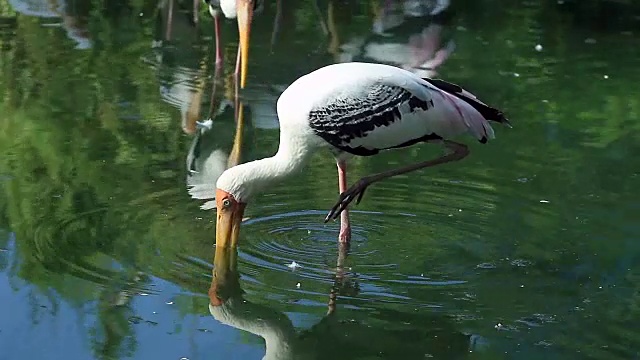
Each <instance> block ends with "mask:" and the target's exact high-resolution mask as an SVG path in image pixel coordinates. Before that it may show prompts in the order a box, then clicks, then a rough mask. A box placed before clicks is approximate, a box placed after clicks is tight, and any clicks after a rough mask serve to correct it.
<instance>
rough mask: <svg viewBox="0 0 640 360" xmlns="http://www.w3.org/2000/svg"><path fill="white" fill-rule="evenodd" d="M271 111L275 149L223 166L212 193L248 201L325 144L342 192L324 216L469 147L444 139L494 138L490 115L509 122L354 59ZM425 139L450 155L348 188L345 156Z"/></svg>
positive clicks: (314, 75)
mask: <svg viewBox="0 0 640 360" xmlns="http://www.w3.org/2000/svg"><path fill="white" fill-rule="evenodd" d="M277 112H278V117H279V120H280V145H279V148H278V152H277V153H276V154H275V155H274V156H273V157H269V158H265V159H261V160H256V161H252V162H249V163H245V164H240V165H237V166H235V167H232V168H230V169H227V170H226V171H225V172H224V173H223V174H222V175H221V176H220V177H219V178H218V181H217V183H216V187H217V189H218V193H219V194H226V195H224V196H225V199H231V200H233V201H236V202H238V203H246V202H247V201H248V200H249V199H250V198H251V196H252V195H254V194H255V193H256V192H258V191H260V190H261V189H263V188H264V187H266V186H269V185H270V184H272V183H273V182H275V181H278V180H280V179H281V178H283V177H285V176H287V175H290V174H292V173H293V172H294V171H296V170H298V169H300V168H301V167H302V166H303V165H304V164H305V162H306V160H307V159H308V157H309V155H311V154H312V153H313V152H314V151H315V150H316V149H318V148H320V147H328V148H330V149H331V150H332V151H333V152H334V154H335V155H336V159H337V162H338V168H339V171H338V173H339V182H340V193H341V196H340V199H339V201H338V203H337V204H336V206H334V208H333V210H332V211H331V212H330V214H329V216H328V217H327V219H329V218H330V217H334V218H335V217H336V216H337V215H338V214H340V213H342V212H343V210H344V209H345V208H346V206H347V205H348V204H349V203H350V202H351V201H353V200H354V199H356V198H358V201H359V198H360V197H361V195H362V193H364V190H365V189H366V188H367V186H369V185H370V184H371V183H373V182H375V181H379V180H382V179H384V178H387V177H391V176H395V175H398V174H401V173H406V172H409V171H413V170H417V169H419V168H423V167H427V166H433V165H437V164H442V163H445V162H449V161H456V160H460V159H462V158H463V157H465V156H466V155H467V154H468V149H467V147H466V146H465V145H463V144H459V143H455V142H453V141H450V140H448V139H449V138H452V137H455V136H457V135H461V134H463V133H470V134H471V135H472V136H474V137H475V138H476V139H477V140H479V141H480V142H482V143H485V142H487V140H489V139H493V138H494V132H493V129H492V128H491V125H490V124H489V120H493V121H497V122H502V123H505V124H508V120H507V119H506V118H505V117H504V115H503V114H502V112H501V111H499V110H497V109H494V108H491V107H489V106H487V105H486V104H484V103H482V102H480V101H479V100H477V98H476V97H475V96H474V95H472V94H471V93H469V92H467V91H465V90H463V89H462V88H460V87H459V86H457V85H454V84H450V83H447V82H444V81H442V80H434V79H421V78H420V77H418V76H416V75H414V74H412V73H411V72H409V71H406V70H403V69H400V68H396V67H393V66H389V65H382V64H371V63H356V62H354V63H341V64H333V65H329V66H326V67H323V68H320V69H318V70H316V71H314V72H311V73H309V74H307V75H305V76H302V77H300V78H299V79H298V80H296V81H295V82H294V83H292V84H291V85H290V86H289V87H288V88H287V89H286V90H285V91H284V92H283V93H282V95H281V96H280V98H279V99H278V103H277ZM424 141H427V142H433V141H437V142H441V143H443V144H444V145H445V146H447V147H448V148H450V149H451V150H453V153H452V154H450V155H446V156H443V157H442V158H438V159H436V160H431V161H425V162H424V163H420V164H415V165H411V166H408V167H406V168H401V169H394V170H390V171H388V172H385V173H381V174H375V175H371V176H368V177H366V178H363V179H361V180H360V181H358V182H356V184H355V185H354V186H352V187H351V188H349V189H347V187H346V178H345V176H346V163H345V162H344V161H345V159H346V157H345V156H344V155H345V154H350V155H363V156H368V155H374V154H376V153H378V152H379V151H382V150H386V149H390V148H396V147H404V146H409V145H413V144H415V143H417V142H424ZM217 200H218V199H217ZM220 200H222V199H220ZM341 216H342V218H341V220H342V221H341V223H342V227H341V236H340V238H341V240H344V241H348V238H349V234H350V227H349V224H348V217H347V215H346V212H345V213H342V215H341ZM345 223H346V224H345Z"/></svg>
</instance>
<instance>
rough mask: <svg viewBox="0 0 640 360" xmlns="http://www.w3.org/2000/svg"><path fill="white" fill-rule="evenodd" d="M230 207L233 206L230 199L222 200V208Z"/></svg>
mask: <svg viewBox="0 0 640 360" xmlns="http://www.w3.org/2000/svg"><path fill="white" fill-rule="evenodd" d="M229 206H231V200H229V199H224V200H222V207H224V208H225V209H226V208H228V207H229Z"/></svg>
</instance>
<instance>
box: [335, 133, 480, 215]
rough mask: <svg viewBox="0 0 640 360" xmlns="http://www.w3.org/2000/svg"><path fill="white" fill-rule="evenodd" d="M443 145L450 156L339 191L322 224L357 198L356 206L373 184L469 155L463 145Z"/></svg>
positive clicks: (375, 176)
mask: <svg viewBox="0 0 640 360" xmlns="http://www.w3.org/2000/svg"><path fill="white" fill-rule="evenodd" d="M444 145H445V146H446V147H447V148H449V149H450V150H452V151H453V152H452V153H451V154H448V155H445V156H442V157H439V158H437V159H433V160H428V161H423V162H420V163H417V164H412V165H409V166H404V167H400V168H397V169H392V170H389V171H385V172H381V173H378V174H373V175H369V176H365V177H363V178H362V179H360V180H358V182H356V183H355V184H353V185H352V186H351V187H350V188H349V189H348V190H347V191H343V192H342V190H341V193H340V198H338V202H337V203H336V204H335V205H334V206H333V208H331V211H329V214H328V215H327V217H326V218H325V219H324V222H327V221H329V219H334V220H335V219H336V218H337V217H338V215H339V214H341V213H342V212H343V211H344V210H345V209H346V208H347V206H348V205H349V204H350V203H351V202H352V201H353V200H354V199H356V197H357V200H356V204H359V203H360V200H362V196H363V195H364V192H365V190H367V187H368V186H369V185H371V184H373V183H374V182H377V181H380V180H383V179H387V178H390V177H392V176H396V175H401V174H406V173H408V172H411V171H415V170H419V169H423V168H426V167H430V166H435V165H440V164H444V163H448V162H451V161H457V160H460V159H463V158H464V157H466V156H467V155H469V148H468V147H467V146H466V145H464V144H460V143H457V142H454V141H449V140H444Z"/></svg>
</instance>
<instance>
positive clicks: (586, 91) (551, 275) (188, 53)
mask: <svg viewBox="0 0 640 360" xmlns="http://www.w3.org/2000/svg"><path fill="white" fill-rule="evenodd" d="M43 3H46V2H43ZM373 3H374V2H365V1H361V2H356V1H352V2H344V1H335V2H327V1H318V3H317V4H318V5H317V7H316V6H315V5H314V3H313V2H308V3H307V2H294V1H284V0H283V2H282V4H281V5H282V6H281V11H280V13H277V6H276V2H275V1H268V0H267V4H266V6H265V9H264V12H263V13H262V14H260V15H259V16H257V17H256V18H255V24H254V30H253V32H252V40H251V42H252V48H251V61H250V64H249V79H248V83H249V84H248V87H247V89H245V91H243V92H241V95H240V96H241V99H242V102H243V104H244V112H245V114H244V115H245V119H244V124H243V125H244V126H243V127H241V128H240V133H239V134H238V133H237V131H236V122H235V121H234V110H233V97H232V94H233V84H232V82H231V81H230V79H231V77H230V76H231V74H232V72H233V66H234V62H235V52H236V43H237V38H236V32H237V26H236V23H235V22H233V21H230V20H225V21H223V22H222V41H223V46H224V50H223V53H224V63H223V67H222V69H221V70H220V71H219V74H217V76H214V73H215V66H214V51H213V50H214V42H213V38H212V36H213V21H212V19H211V18H210V17H209V15H208V13H207V12H206V9H201V14H200V15H201V16H200V23H199V29H196V28H195V27H194V26H193V25H191V24H190V22H189V20H188V19H189V18H188V15H187V14H186V11H187V10H188V9H187V8H188V5H189V4H190V1H184V4H179V2H178V1H177V0H176V4H178V5H180V6H182V7H184V8H185V9H187V10H185V11H182V10H180V8H176V9H175V11H174V13H173V20H172V25H171V28H172V30H171V34H170V36H171V40H170V41H164V42H156V43H155V45H156V46H155V47H153V48H152V45H153V44H154V43H153V41H154V40H159V39H160V38H162V37H164V36H166V29H167V18H168V16H167V12H166V11H161V10H158V9H157V3H156V2H154V1H143V0H140V1H139V0H135V1H134V0H130V1H126V0H120V1H108V2H106V1H98V0H95V1H86V2H85V1H77V2H73V1H68V4H67V13H66V14H62V15H60V14H59V15H60V16H58V17H35V16H28V15H25V14H23V13H20V12H18V13H16V12H15V11H14V8H13V7H12V5H11V4H9V2H7V1H0V14H1V16H2V17H1V25H2V26H1V27H0V35H1V39H0V41H1V42H2V56H1V58H0V64H1V67H2V73H3V75H2V76H1V77H0V89H1V90H2V102H1V103H0V113H2V119H1V120H0V127H1V132H0V151H1V154H2V156H1V157H0V185H1V186H2V191H1V192H0V303H1V304H2V306H0V359H92V358H95V359H129V358H131V359H181V358H187V359H261V358H262V357H263V356H264V355H265V339H266V341H267V344H268V346H269V349H270V351H273V352H275V353H279V354H281V355H282V357H280V358H288V359H308V358H317V359H425V358H435V359H463V358H464V359H541V358H545V359H639V358H640V328H639V327H638V318H639V316H640V310H639V309H640V296H639V294H640V286H639V285H638V281H639V280H640V242H636V241H638V238H639V236H640V225H638V222H636V221H638V219H639V215H638V214H640V196H639V195H638V193H637V191H638V189H639V188H640V161H639V159H640V157H639V156H638V154H639V153H640V145H639V144H640V142H639V139H640V99H639V97H638V96H639V91H638V83H639V82H640V67H638V63H639V62H640V38H639V37H638V35H639V33H640V21H639V20H638V19H639V18H640V17H639V16H640V8H638V7H637V5H635V3H633V2H630V1H615V2H614V1H568V0H566V1H564V2H556V1H541V2H525V1H513V2H504V1H502V2H499V1H490V0H484V1H456V0H453V1H452V4H451V7H450V8H449V9H448V10H447V11H451V14H452V15H451V17H450V18H448V19H446V21H445V23H444V30H443V33H442V36H443V42H444V41H448V40H453V41H454V42H455V44H456V48H455V52H454V53H453V54H452V55H451V56H450V58H449V59H447V61H446V62H445V63H444V64H443V65H442V66H441V67H439V68H438V72H439V75H438V76H440V77H443V78H445V79H448V80H450V81H452V82H455V83H459V84H461V85H464V86H465V87H467V88H468V89H470V90H472V91H473V92H474V93H475V94H477V95H479V96H480V97H481V98H482V99H483V100H485V101H486V102H488V103H490V104H492V105H495V106H497V107H500V108H501V109H503V110H504V111H505V112H506V113H507V114H508V117H509V118H510V119H511V122H512V123H513V125H514V127H513V129H508V128H505V127H502V126H500V125H497V126H494V128H495V130H496V135H497V138H496V139H495V140H494V141H493V142H490V143H489V144H487V145H481V144H479V143H477V142H476V141H475V140H473V139H472V138H470V137H469V138H466V139H465V138H461V139H460V141H464V142H466V143H468V144H469V146H470V148H471V155H470V156H469V157H468V158H466V159H464V160H463V161H461V162H457V163H452V164H447V165H443V166H441V167H437V168H431V169H426V170H423V171H421V172H416V173H413V174H408V175H405V176H399V177H397V178H394V179H390V180H387V181H385V182H382V183H379V184H376V185H374V186H372V187H371V188H370V189H369V190H368V191H367V194H366V195H365V198H364V200H363V201H362V203H361V204H360V205H358V206H355V207H353V208H352V223H353V225H352V226H353V244H352V247H351V249H350V251H349V252H348V253H345V252H343V251H340V250H339V249H338V246H337V242H336V239H337V235H338V223H328V224H324V223H323V219H324V216H325V214H326V213H327V211H328V210H329V209H330V208H331V206H332V205H333V203H334V201H335V200H336V199H337V174H336V169H335V163H334V161H333V159H332V157H331V155H330V154H329V153H318V154H317V155H316V156H314V158H313V161H312V162H311V163H310V164H309V166H308V167H307V168H306V170H305V171H304V173H303V174H302V175H300V176H297V177H295V178H292V179H289V180H288V181H286V182H284V183H281V184H278V185H277V186H275V187H273V188H270V189H268V190H267V191H266V192H265V193H263V194H261V195H260V196H258V197H257V198H256V199H255V201H254V202H252V203H251V204H250V205H249V206H248V208H247V211H246V213H245V215H246V216H247V217H248V218H249V219H248V220H247V221H245V223H244V224H243V226H242V232H241V239H240V247H239V250H238V253H237V263H236V262H235V261H234V259H233V258H234V256H235V254H234V253H233V252H232V253H231V254H223V255H224V256H225V258H222V257H220V258H218V260H217V261H222V260H225V261H224V264H226V266H227V268H225V267H224V266H220V269H221V270H226V272H225V273H224V275H221V276H219V277H218V279H219V280H220V281H222V280H224V281H222V283H220V284H218V290H219V295H221V297H222V298H223V299H224V300H225V303H224V304H223V305H222V307H218V308H217V309H216V308H214V309H213V312H210V310H209V303H210V299H209V296H208V291H209V289H210V286H211V283H212V268H213V258H214V251H215V249H214V247H213V243H214V240H215V223H214V217H215V215H214V213H213V212H212V211H210V210H202V209H200V206H201V205H202V204H203V201H202V200H194V199H192V198H191V197H190V195H189V193H188V192H187V183H188V182H189V183H194V182H195V183H197V182H199V181H200V182H201V181H203V180H202V179H203V175H202V174H200V176H195V177H194V176H188V174H187V166H186V165H187V164H186V163H187V161H186V159H187V155H188V154H189V152H190V148H191V146H192V142H193V141H194V135H191V134H188V133H187V132H186V131H184V130H183V127H185V128H189V126H192V125H193V121H194V120H196V119H197V120H201V119H204V118H205V117H206V116H207V114H208V113H209V112H210V110H211V111H213V113H214V114H218V113H219V115H216V117H215V119H214V123H213V128H212V129H211V130H210V131H208V132H206V133H205V134H204V135H202V137H201V138H200V145H199V147H198V150H197V151H196V153H197V154H198V157H199V159H205V158H206V159H211V161H213V162H214V163H216V164H218V165H219V166H222V167H224V166H226V165H227V159H228V158H229V157H231V158H235V157H236V155H237V156H239V159H240V161H242V162H244V161H250V160H253V159H257V158H261V157H264V156H269V155H271V154H272V153H273V152H274V151H275V150H276V149H277V146H278V129H277V125H278V123H277V120H276V118H275V101H276V99H277V96H278V95H279V93H280V91H282V89H283V88H284V87H286V86H287V84H289V83H291V82H292V81H293V80H295V79H296V78H297V77H299V76H301V75H302V74H305V73H308V72H310V71H312V70H314V69H316V68H318V67H320V66H323V65H326V64H330V63H333V62H335V61H337V59H339V58H343V56H344V49H345V48H348V47H349V46H346V44H353V43H357V42H358V39H364V40H367V41H369V42H368V43H369V44H370V43H373V42H375V43H378V44H388V43H407V42H408V39H409V37H410V36H411V35H412V34H415V33H419V32H420V31H421V30H422V29H423V28H425V27H427V26H428V25H429V21H430V19H429V18H428V17H427V18H421V19H418V20H416V19H408V20H407V21H406V23H405V24H403V25H402V26H400V27H398V28H396V29H395V30H393V31H390V33H391V35H390V36H372V35H371V30H370V29H371V26H372V21H373V20H372V19H373V16H374V15H373V14H374V13H376V11H377V10H375V9H376V6H374V5H373ZM81 4H82V6H81ZM377 8H378V9H379V6H378V7H377ZM275 19H280V20H279V25H278V27H277V28H276V29H277V30H278V31H276V34H275V35H273V32H274V31H273V30H274V21H275ZM60 23H67V24H68V23H72V24H75V26H77V27H78V28H79V29H81V31H80V30H77V31H76V32H79V33H81V34H83V35H82V36H86V37H88V41H89V46H85V47H86V48H84V49H83V48H82V46H78V44H79V43H80V42H78V41H76V40H73V39H72V37H70V36H69V35H68V33H67V31H66V30H65V28H64V27H61V26H59V24H60ZM323 29H325V30H326V32H325V30H323ZM274 39H275V40H274ZM538 44H539V45H541V47H537V48H536V45H538ZM341 49H342V50H341ZM538 50H540V51H538ZM354 60H368V61H374V60H371V59H365V58H363V57H362V56H360V57H359V56H357V55H356V56H355V57H354ZM212 83H215V84H217V85H216V86H215V87H214V88H215V94H214V95H213V97H214V101H213V106H211V104H210V102H211V101H210V99H211V97H212V91H213V90H212V89H213V88H212ZM224 99H227V100H225V101H231V103H230V104H231V105H232V106H230V107H226V108H225V107H222V110H220V111H218V108H220V106H219V104H220V102H221V101H223V100H224ZM190 104H195V105H196V106H192V107H191V109H192V110H193V111H192V113H193V114H195V115H193V116H192V115H188V114H189V111H188V109H189V106H190ZM199 104H200V105H201V106H200V107H199V108H198V106H197V105H199ZM234 145H235V146H236V150H233V147H234ZM238 150H239V151H238ZM439 151H440V150H439V149H438V148H437V147H436V146H433V145H423V146H418V147H414V148H410V149H405V150H399V151H393V152H388V153H384V154H381V155H379V156H376V157H374V158H367V159H355V160H354V161H353V162H352V164H351V166H350V169H349V170H350V180H351V181H355V180H356V179H357V178H358V177H360V176H364V175H366V174H370V173H372V172H377V171H381V170H384V169H386V168H388V167H390V166H394V165H395V166H398V165H401V164H408V163H411V162H415V161H419V160H421V159H426V158H430V157H434V156H436V155H438V154H439ZM214 172H215V171H214ZM207 176H208V175H207ZM207 176H204V178H205V180H206V177H207ZM212 177H213V176H212ZM212 182H213V180H212ZM229 257H230V259H229ZM221 259H222V260H221ZM294 261H295V262H296V263H297V264H299V265H300V267H298V268H296V269H295V270H292V269H291V268H289V267H288V266H287V265H289V264H291V263H292V262H294ZM212 313H213V316H212ZM234 324H235V326H233V325H234ZM250 329H253V332H252V331H246V330H250ZM269 356H271V355H269ZM270 358H276V357H270Z"/></svg>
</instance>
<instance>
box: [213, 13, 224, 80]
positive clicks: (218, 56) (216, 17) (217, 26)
mask: <svg viewBox="0 0 640 360" xmlns="http://www.w3.org/2000/svg"><path fill="white" fill-rule="evenodd" d="M213 26H214V32H215V37H216V68H218V67H221V66H222V49H221V48H220V14H218V12H217V11H216V12H215V13H214V14H213Z"/></svg>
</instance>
